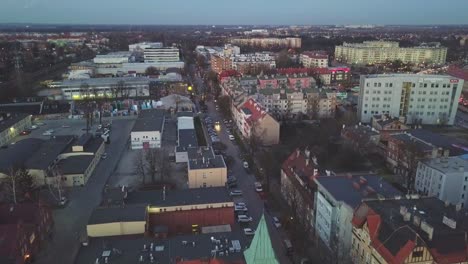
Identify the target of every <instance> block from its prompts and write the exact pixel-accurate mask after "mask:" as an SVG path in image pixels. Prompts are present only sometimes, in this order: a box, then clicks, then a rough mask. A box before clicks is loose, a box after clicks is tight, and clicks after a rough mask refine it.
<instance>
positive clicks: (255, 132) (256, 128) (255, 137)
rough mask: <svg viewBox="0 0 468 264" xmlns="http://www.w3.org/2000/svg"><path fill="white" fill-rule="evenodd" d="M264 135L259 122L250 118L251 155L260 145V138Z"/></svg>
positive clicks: (253, 154)
mask: <svg viewBox="0 0 468 264" xmlns="http://www.w3.org/2000/svg"><path fill="white" fill-rule="evenodd" d="M264 135H265V131H264V130H260V124H259V122H258V120H252V121H251V123H250V136H249V148H250V154H251V156H252V157H254V156H255V154H257V151H258V150H259V149H260V147H261V145H262V138H263V136H264Z"/></svg>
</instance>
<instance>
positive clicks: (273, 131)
mask: <svg viewBox="0 0 468 264" xmlns="http://www.w3.org/2000/svg"><path fill="white" fill-rule="evenodd" d="M232 103H233V107H232V110H233V118H234V121H235V124H236V126H237V128H238V129H239V131H240V132H241V134H242V136H243V137H244V138H250V136H251V135H252V133H254V134H255V135H256V136H257V137H258V138H259V139H260V140H261V142H262V144H264V145H275V144H278V143H279V135H280V124H279V123H278V121H277V120H275V119H274V118H273V117H272V116H271V115H270V114H268V113H267V111H266V110H265V108H264V107H263V106H261V105H260V104H259V103H258V102H257V101H255V100H254V99H252V98H249V99H247V100H246V101H243V102H241V103H239V104H238V105H236V101H234V100H233V101H232Z"/></svg>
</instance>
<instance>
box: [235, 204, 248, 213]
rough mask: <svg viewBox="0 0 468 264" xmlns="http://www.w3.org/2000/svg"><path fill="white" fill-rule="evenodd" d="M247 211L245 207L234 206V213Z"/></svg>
mask: <svg viewBox="0 0 468 264" xmlns="http://www.w3.org/2000/svg"><path fill="white" fill-rule="evenodd" d="M247 211H249V209H247V207H245V206H238V205H235V206H234V212H247Z"/></svg>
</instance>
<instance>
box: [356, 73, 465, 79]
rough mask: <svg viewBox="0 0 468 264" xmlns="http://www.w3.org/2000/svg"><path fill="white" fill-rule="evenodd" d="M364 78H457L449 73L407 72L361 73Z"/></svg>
mask: <svg viewBox="0 0 468 264" xmlns="http://www.w3.org/2000/svg"><path fill="white" fill-rule="evenodd" d="M362 76H364V77H365V78H367V79H369V78H393V77H396V78H413V79H414V78H418V79H446V80H450V79H458V78H457V77H453V76H450V75H436V74H408V73H391V74H368V75H362Z"/></svg>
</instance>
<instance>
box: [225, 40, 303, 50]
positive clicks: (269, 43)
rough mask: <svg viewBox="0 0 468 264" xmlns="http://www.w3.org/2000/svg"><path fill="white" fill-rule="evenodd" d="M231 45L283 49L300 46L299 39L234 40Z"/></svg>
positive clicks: (300, 41)
mask: <svg viewBox="0 0 468 264" xmlns="http://www.w3.org/2000/svg"><path fill="white" fill-rule="evenodd" d="M231 43H232V44H236V45H241V46H258V47H263V48H268V47H284V48H292V49H300V48H301V45H302V39H301V38H234V39H232V40H231Z"/></svg>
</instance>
